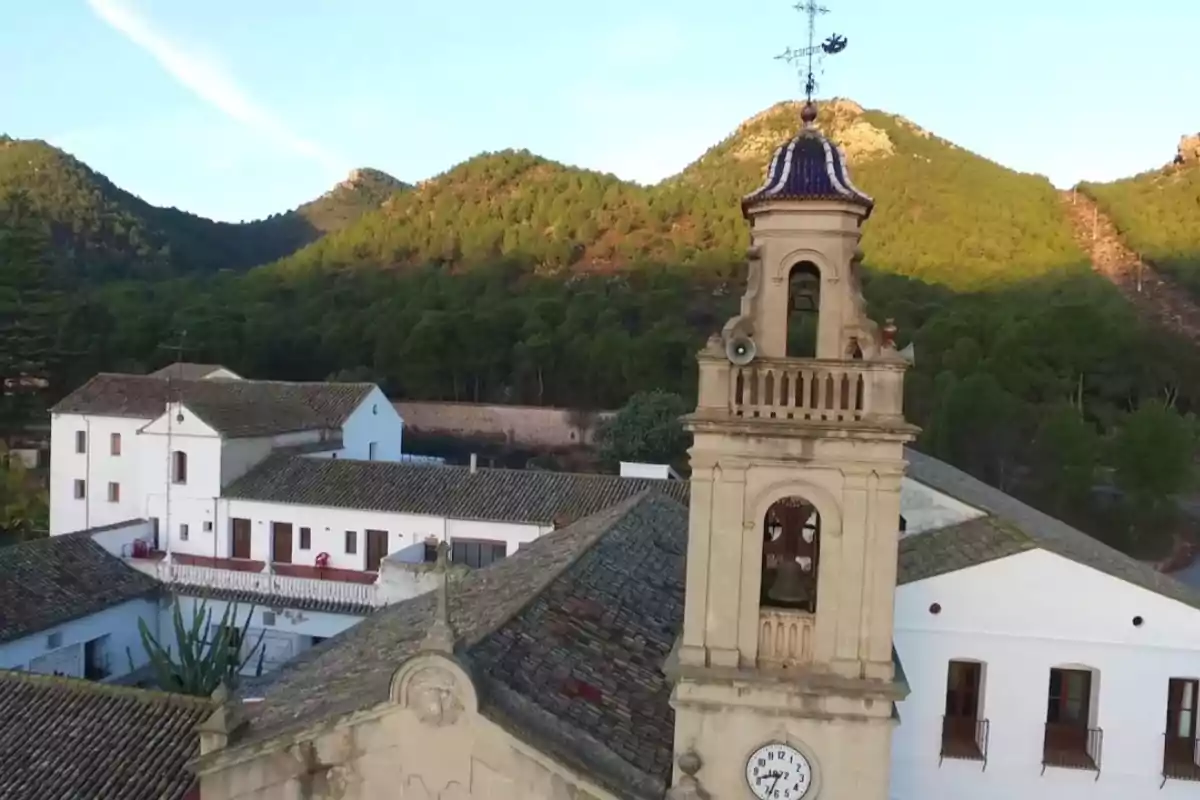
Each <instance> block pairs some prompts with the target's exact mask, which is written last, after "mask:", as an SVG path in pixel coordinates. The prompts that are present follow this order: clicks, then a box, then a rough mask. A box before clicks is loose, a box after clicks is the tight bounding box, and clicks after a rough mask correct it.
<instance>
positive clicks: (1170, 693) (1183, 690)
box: [1162, 678, 1200, 781]
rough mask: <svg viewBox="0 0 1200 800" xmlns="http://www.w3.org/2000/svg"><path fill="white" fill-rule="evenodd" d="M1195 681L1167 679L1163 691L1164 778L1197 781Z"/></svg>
mask: <svg viewBox="0 0 1200 800" xmlns="http://www.w3.org/2000/svg"><path fill="white" fill-rule="evenodd" d="M1198 688H1200V685H1198V683H1197V681H1196V680H1195V679H1192V678H1171V680H1170V683H1169V684H1168V688H1167V730H1166V735H1165V737H1164V738H1163V770H1162V774H1163V777H1164V778H1176V779H1179V780H1190V781H1195V780H1200V765H1197V763H1196V762H1197V760H1198V759H1197V758H1196V756H1197V753H1196V700H1197V689H1198Z"/></svg>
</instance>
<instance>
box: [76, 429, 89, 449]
mask: <svg viewBox="0 0 1200 800" xmlns="http://www.w3.org/2000/svg"><path fill="white" fill-rule="evenodd" d="M75 452H76V453H86V452H87V431H75Z"/></svg>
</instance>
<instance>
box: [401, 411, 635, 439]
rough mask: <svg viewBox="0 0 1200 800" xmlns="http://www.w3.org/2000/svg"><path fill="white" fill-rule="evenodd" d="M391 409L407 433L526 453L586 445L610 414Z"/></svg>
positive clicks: (609, 412) (608, 412)
mask: <svg viewBox="0 0 1200 800" xmlns="http://www.w3.org/2000/svg"><path fill="white" fill-rule="evenodd" d="M394 405H395V407H396V411H397V412H398V413H399V414H400V417H401V418H402V419H403V420H404V426H405V428H407V429H409V430H414V431H417V432H419V433H428V434H440V435H445V436H463V437H475V438H482V439H490V440H494V441H498V442H499V441H502V442H504V443H505V444H507V445H509V446H514V447H529V448H567V447H579V446H581V445H590V444H592V443H593V441H594V440H595V435H596V428H597V426H598V425H599V423H600V421H601V420H603V419H606V418H608V417H609V416H611V415H612V414H613V413H614V412H611V411H596V412H584V411H576V410H572V409H566V408H541V407H538V406H502V405H484V404H480V403H450V402H415V401H401V402H398V403H395V404H394Z"/></svg>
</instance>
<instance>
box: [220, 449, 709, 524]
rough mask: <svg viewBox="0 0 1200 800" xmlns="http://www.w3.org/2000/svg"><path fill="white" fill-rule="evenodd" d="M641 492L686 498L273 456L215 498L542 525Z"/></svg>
mask: <svg viewBox="0 0 1200 800" xmlns="http://www.w3.org/2000/svg"><path fill="white" fill-rule="evenodd" d="M647 489H654V490H656V491H659V492H662V493H664V494H667V495H669V496H671V497H674V498H675V499H677V500H679V501H681V502H686V500H687V496H688V483H687V482H686V481H666V480H656V479H650V478H622V477H620V476H619V475H595V474H581V473H571V472H550V471H547V470H530V469H485V468H482V467H480V468H477V469H476V470H475V471H474V472H472V471H471V470H470V469H469V468H468V467H456V466H445V465H430V464H419V463H411V462H404V461H358V460H351V459H322V458H305V457H303V456H289V455H274V456H271V457H270V458H267V459H266V460H264V461H263V463H262V464H260V465H259V466H257V467H255V468H254V469H252V470H250V471H249V472H248V473H246V474H245V475H243V476H242V477H241V478H239V479H237V480H236V481H234V482H233V483H231V484H230V485H229V486H228V487H226V488H225V490H224V491H223V492H222V497H226V498H231V499H241V500H255V501H259V502H264V503H291V504H294V505H304V506H324V507H327V508H352V509H365V510H370V511H384V512H389V513H395V514H425V515H430V516H438V517H451V518H454V519H476V520H488V521H491V522H523V523H527V524H535V523H540V524H543V525H550V524H553V523H557V522H562V521H566V522H571V521H574V520H576V519H579V518H580V517H585V516H587V515H588V514H593V513H595V512H597V511H600V510H601V509H604V508H608V507H609V506H612V505H614V504H616V503H619V502H621V501H622V500H627V499H628V498H630V497H633V496H634V495H637V494H640V493H641V492H644V491H646V490H647Z"/></svg>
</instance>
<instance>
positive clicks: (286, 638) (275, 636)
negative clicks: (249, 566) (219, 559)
mask: <svg viewBox="0 0 1200 800" xmlns="http://www.w3.org/2000/svg"><path fill="white" fill-rule="evenodd" d="M177 599H178V601H179V607H180V610H181V611H182V613H183V621H184V624H185V625H188V624H190V622H191V620H192V614H193V613H194V610H195V608H196V606H197V605H198V604H200V603H205V604H206V607H207V610H208V611H211V612H212V625H213V626H216V625H217V624H219V622H220V621H221V617H222V615H223V614H225V612H226V609H227V608H228V607H229V603H227V602H226V601H224V600H212V599H209V600H202V599H200V598H196V597H190V596H186V595H181V596H179V597H178V598H177ZM237 606H238V607H237V613H236V615H235V617H234V622H235V624H236V625H237V626H238V627H239V628H240V627H241V626H242V625H244V624H246V619H247V617H248V616H249V615H250V614H251V613H253V615H254V618H253V619H252V620H251V621H250V626H249V627H248V628H247V630H246V639H247V642H249V643H253V642H255V641H256V640H257V639H258V636H259V633H260V632H262V635H263V647H264V650H265V655H264V657H263V672H270V671H271V670H274V669H278V668H279V667H280V666H282V665H283V664H284V663H286V662H288V661H290V660H291V659H293V658H295V657H296V656H298V655H300V654H301V653H302V652H304V651H305V650H307V649H309V648H310V647H312V637H314V636H319V637H321V638H323V639H328V638H330V637H331V636H336V635H337V634H339V633H341V632H342V631H344V630H346V629H348V628H352V627H354V626H355V625H357V624H358V623H359V622H362V620H363V617H361V616H355V615H352V614H328V613H325V612H320V611H299V610H296V609H288V608H271V607H268V606H263V605H255V606H252V605H251V604H248V603H238V604H237ZM172 613H173V609H172V608H171V607H167V608H166V609H165V610H164V611H163V614H162V622H161V625H162V628H161V634H160V635H161V636H165V637H166V639H165V640H163V641H164V644H165V643H167V642H174V641H175V634H174V624H173V622H172V619H171V615H172ZM264 613H266V614H267V615H268V616H267V617H264V616H263V615H264ZM272 614H273V615H274V622H268V620H269V619H270V616H269V615H272ZM248 650H249V648H247V653H244V654H243V655H247V654H248ZM257 658H258V657H257V654H255V656H254V658H253V659H252V660H251V662H250V664H249V666H250V667H251V668H253V667H254V666H256V665H257ZM247 671H248V672H253V669H249V670H247Z"/></svg>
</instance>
